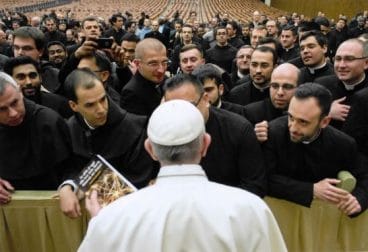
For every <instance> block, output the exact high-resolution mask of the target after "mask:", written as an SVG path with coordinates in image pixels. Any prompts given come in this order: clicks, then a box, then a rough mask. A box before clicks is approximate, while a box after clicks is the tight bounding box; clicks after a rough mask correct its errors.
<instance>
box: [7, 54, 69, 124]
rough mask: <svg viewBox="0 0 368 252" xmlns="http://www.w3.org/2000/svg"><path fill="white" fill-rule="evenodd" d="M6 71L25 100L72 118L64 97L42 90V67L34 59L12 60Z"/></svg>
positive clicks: (24, 57)
mask: <svg viewBox="0 0 368 252" xmlns="http://www.w3.org/2000/svg"><path fill="white" fill-rule="evenodd" d="M4 71H5V72H6V73H7V74H9V75H10V76H12V77H13V79H14V80H15V81H16V82H17V84H18V85H19V87H20V90H21V91H22V93H23V96H24V97H25V98H27V99H29V100H32V101H34V102H35V103H37V104H40V105H43V106H45V107H48V108H51V109H52V110H54V111H56V112H58V113H59V114H60V115H61V116H62V117H64V118H69V117H70V116H72V114H73V113H72V111H71V110H70V108H69V105H68V101H67V100H66V99H65V98H64V97H62V96H59V95H57V94H53V93H49V92H45V91H44V90H42V89H43V88H42V77H41V74H40V71H41V69H40V65H39V64H38V62H36V61H34V60H33V59H32V58H30V57H28V56H20V57H16V58H11V59H9V60H8V61H7V62H6V63H5V66H4Z"/></svg>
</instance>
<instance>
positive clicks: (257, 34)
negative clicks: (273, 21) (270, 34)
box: [250, 29, 267, 48]
mask: <svg viewBox="0 0 368 252" xmlns="http://www.w3.org/2000/svg"><path fill="white" fill-rule="evenodd" d="M266 36H267V30H266V29H261V30H258V29H254V30H253V31H252V36H251V37H250V44H251V46H252V47H253V48H256V47H257V44H258V41H259V40H260V39H261V38H264V37H266Z"/></svg>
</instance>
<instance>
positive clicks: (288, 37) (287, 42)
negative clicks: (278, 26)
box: [280, 30, 296, 49]
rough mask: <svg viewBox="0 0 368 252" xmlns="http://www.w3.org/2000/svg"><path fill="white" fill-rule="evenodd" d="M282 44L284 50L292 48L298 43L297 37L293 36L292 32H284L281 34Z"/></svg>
mask: <svg viewBox="0 0 368 252" xmlns="http://www.w3.org/2000/svg"><path fill="white" fill-rule="evenodd" d="M280 42H281V45H282V47H283V48H285V49H288V48H292V47H293V46H294V44H295V42H296V36H294V35H293V32H292V31H289V30H283V31H282V32H281V36H280Z"/></svg>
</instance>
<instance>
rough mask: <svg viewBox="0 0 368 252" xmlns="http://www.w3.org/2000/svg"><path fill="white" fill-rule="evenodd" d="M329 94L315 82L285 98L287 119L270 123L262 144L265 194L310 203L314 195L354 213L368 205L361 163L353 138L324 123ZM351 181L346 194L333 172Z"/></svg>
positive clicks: (327, 109)
mask: <svg viewBox="0 0 368 252" xmlns="http://www.w3.org/2000/svg"><path fill="white" fill-rule="evenodd" d="M331 102H332V97H331V93H330V92H329V91H328V90H327V89H326V88H324V87H323V86H321V85H319V84H316V83H307V84H305V85H301V86H299V87H298V88H297V90H296V91H295V94H294V96H293V98H292V99H291V101H290V105H289V109H288V114H289V116H288V117H286V116H285V117H281V118H278V119H276V120H274V121H272V122H271V123H270V127H269V139H268V141H266V142H265V143H264V144H263V145H262V147H263V150H264V154H265V157H266V162H267V166H268V171H269V195H270V196H273V197H277V198H282V199H285V200H289V201H292V202H295V203H297V204H301V205H303V206H306V207H310V205H311V203H312V201H313V199H314V198H317V199H320V200H322V201H326V202H329V203H331V204H333V205H335V206H336V207H337V208H338V209H340V210H341V211H342V212H343V213H344V214H346V215H349V216H355V215H357V214H359V213H361V212H362V211H364V210H365V209H366V208H367V206H368V189H367V188H368V179H367V171H366V165H367V162H366V161H365V160H364V159H363V158H362V157H361V156H360V155H359V153H358V151H357V145H356V142H355V141H354V139H353V138H351V137H349V136H348V135H346V134H344V133H343V132H341V131H339V130H336V129H335V128H333V127H331V126H328V124H329V122H330V117H329V116H328V113H329V111H330V106H331ZM342 170H348V171H349V172H351V173H352V174H353V175H354V176H355V177H356V179H357V186H356V188H355V189H354V190H353V191H352V192H351V193H349V192H348V191H345V190H343V189H341V188H338V187H337V185H338V183H339V182H340V180H338V179H336V177H337V174H338V172H340V171H342Z"/></svg>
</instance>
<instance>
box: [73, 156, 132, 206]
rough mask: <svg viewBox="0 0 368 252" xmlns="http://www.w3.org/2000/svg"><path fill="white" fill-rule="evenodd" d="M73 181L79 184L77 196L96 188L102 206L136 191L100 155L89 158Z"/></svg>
mask: <svg viewBox="0 0 368 252" xmlns="http://www.w3.org/2000/svg"><path fill="white" fill-rule="evenodd" d="M75 181H76V183H77V184H78V186H79V192H78V197H79V198H83V197H84V195H88V194H89V193H91V192H92V191H93V190H96V191H97V194H98V202H99V203H100V205H101V206H102V207H104V206H106V205H108V204H110V203H111V202H113V201H114V200H116V199H118V198H120V197H122V196H124V195H127V194H129V193H132V192H135V191H137V188H136V187H135V186H134V185H133V184H132V183H130V182H129V181H128V180H127V179H126V178H125V177H124V176H123V175H121V173H119V172H118V171H117V170H116V169H115V168H114V167H113V166H112V165H111V164H110V163H109V162H107V161H106V160H105V159H104V158H103V157H102V156H100V155H96V156H94V157H93V158H92V159H91V161H90V162H89V163H88V164H87V165H86V167H85V168H84V169H83V170H82V171H81V172H80V173H79V175H78V176H77V178H76V180H75Z"/></svg>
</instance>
